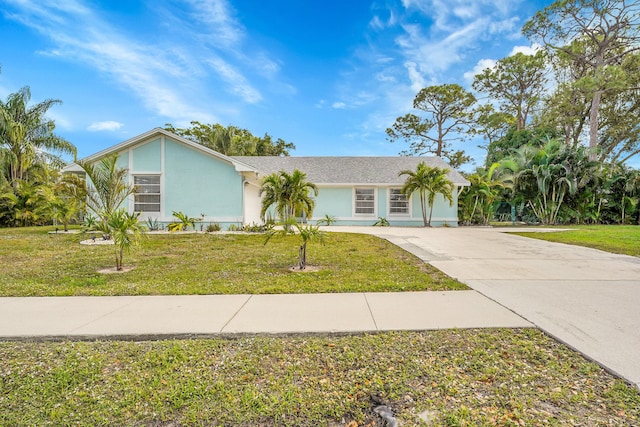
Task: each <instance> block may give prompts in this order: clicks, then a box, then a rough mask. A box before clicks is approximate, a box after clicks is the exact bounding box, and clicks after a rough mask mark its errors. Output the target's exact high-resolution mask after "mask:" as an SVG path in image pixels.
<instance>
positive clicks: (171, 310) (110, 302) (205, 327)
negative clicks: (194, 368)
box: [0, 291, 532, 339]
mask: <svg viewBox="0 0 640 427" xmlns="http://www.w3.org/2000/svg"><path fill="white" fill-rule="evenodd" d="M493 327H500V328H502V327H504V328H519V327H532V325H531V323H529V322H527V321H526V320H524V319H522V318H521V317H520V316H518V315H516V314H514V313H512V312H511V311H509V310H507V309H505V308H504V307H502V306H500V305H499V304H497V303H495V302H493V301H491V300H490V299H488V298H486V297H484V296H482V295H481V294H480V293H478V292H476V291H452V292H407V293H351V294H296V295H193V296H123V297H42V298H39V297H26V298H0V339H62V338H73V339H94V338H95V339H110V338H123V339H126V338H130V339H145V338H170V337H183V336H220V335H231V334H254V333H266V334H294V333H353V332H376V331H391V330H426V329H444V328H493Z"/></svg>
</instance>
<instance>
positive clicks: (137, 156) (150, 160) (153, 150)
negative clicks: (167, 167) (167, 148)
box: [132, 139, 162, 173]
mask: <svg viewBox="0 0 640 427" xmlns="http://www.w3.org/2000/svg"><path fill="white" fill-rule="evenodd" d="M161 147H162V146H161V141H160V139H156V140H154V141H150V142H147V143H146V144H143V145H140V146H138V147H136V148H134V149H133V150H132V155H133V162H132V171H134V172H136V173H140V172H151V173H160V172H161V171H162V150H161Z"/></svg>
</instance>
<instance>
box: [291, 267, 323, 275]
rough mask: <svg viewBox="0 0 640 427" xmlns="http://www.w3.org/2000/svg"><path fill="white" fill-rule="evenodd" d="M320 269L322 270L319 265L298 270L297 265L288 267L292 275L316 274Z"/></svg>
mask: <svg viewBox="0 0 640 427" xmlns="http://www.w3.org/2000/svg"><path fill="white" fill-rule="evenodd" d="M322 269H323V268H322V267H321V266H319V265H307V266H305V268H304V269H300V266H298V265H294V266H292V267H289V271H291V272H292V273H317V272H318V271H320V270H322Z"/></svg>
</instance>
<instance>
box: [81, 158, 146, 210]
mask: <svg viewBox="0 0 640 427" xmlns="http://www.w3.org/2000/svg"><path fill="white" fill-rule="evenodd" d="M77 164H78V165H79V166H80V167H81V168H82V169H83V170H84V171H85V173H86V174H87V178H89V181H90V182H88V188H87V200H86V203H87V208H88V209H89V210H90V211H92V212H93V213H95V214H96V215H97V216H98V218H100V219H101V221H102V222H107V220H108V218H109V216H110V215H111V214H112V213H113V212H115V211H116V209H118V208H119V207H120V205H122V203H123V202H124V201H125V200H127V197H129V196H130V195H131V194H133V192H134V191H135V189H134V187H133V186H132V185H130V184H128V183H127V175H128V172H127V170H126V169H122V168H119V167H118V166H117V165H118V156H117V155H115V154H114V155H111V156H108V157H105V158H103V159H102V160H100V162H98V163H97V164H92V163H86V162H77Z"/></svg>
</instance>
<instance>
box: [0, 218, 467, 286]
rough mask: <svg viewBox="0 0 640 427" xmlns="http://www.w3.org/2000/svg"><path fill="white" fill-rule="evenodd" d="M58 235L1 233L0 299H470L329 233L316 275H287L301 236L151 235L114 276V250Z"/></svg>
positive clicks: (366, 245) (396, 253)
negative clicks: (401, 294)
mask: <svg viewBox="0 0 640 427" xmlns="http://www.w3.org/2000/svg"><path fill="white" fill-rule="evenodd" d="M49 230H53V228H52V227H37V228H36V227H34V228H23V229H20V228H11V229H0V265H3V266H4V267H3V268H2V270H0V296H69V295H196V294H276V293H281V294H289V293H316V292H320V293H325V292H391V291H425V290H432V291H442V290H458V289H468V288H467V287H466V286H465V285H464V284H462V283H460V282H458V281H457V280H454V279H452V278H450V277H448V276H447V275H445V274H444V273H442V272H440V271H439V270H437V269H436V268H434V267H432V266H430V265H428V264H425V263H423V262H422V261H421V260H420V259H419V258H417V257H416V256H414V255H412V254H410V253H408V252H406V251H405V250H403V249H400V248H398V247H397V246H395V245H393V244H391V243H389V242H387V241H386V240H383V239H380V238H377V237H374V236H369V235H363V234H349V233H328V234H327V239H326V244H325V245H324V246H323V245H320V244H318V243H310V244H309V246H308V248H307V261H308V263H309V264H310V265H312V266H313V267H317V270H318V271H311V272H303V273H300V272H291V271H290V270H289V268H290V267H291V266H294V265H296V263H297V257H298V240H297V237H296V236H287V237H277V238H273V239H271V240H270V241H269V243H268V244H266V245H265V244H264V241H265V236H264V235H261V234H246V233H241V234H217V233H214V234H204V233H198V234H195V233H193V234H181V233H176V234H151V235H148V236H147V237H146V238H144V239H142V242H141V245H140V247H138V248H135V249H134V251H133V252H132V253H131V254H130V255H126V254H125V258H124V264H125V266H133V267H134V269H133V270H131V271H128V272H125V273H118V274H102V273H99V272H98V270H100V269H104V268H108V267H113V266H114V265H115V263H114V251H115V249H114V246H113V245H95V246H85V245H81V244H80V243H79V242H80V241H82V240H86V239H89V237H90V236H88V235H86V234H66V235H63V234H47V231H49Z"/></svg>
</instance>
